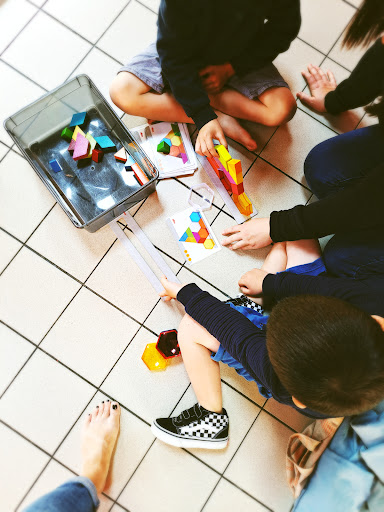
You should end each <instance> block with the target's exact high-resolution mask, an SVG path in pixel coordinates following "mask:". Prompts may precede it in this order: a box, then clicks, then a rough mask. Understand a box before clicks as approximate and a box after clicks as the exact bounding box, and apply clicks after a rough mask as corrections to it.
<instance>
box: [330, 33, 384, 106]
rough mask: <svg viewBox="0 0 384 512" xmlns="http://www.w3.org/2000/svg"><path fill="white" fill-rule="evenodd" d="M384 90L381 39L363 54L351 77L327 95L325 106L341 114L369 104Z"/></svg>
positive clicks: (383, 45)
mask: <svg viewBox="0 0 384 512" xmlns="http://www.w3.org/2000/svg"><path fill="white" fill-rule="evenodd" d="M383 92H384V44H383V42H382V40H381V39H378V40H377V41H376V43H375V44H374V45H373V46H371V48H370V49H369V50H368V51H367V52H366V53H365V54H364V55H363V57H362V58H361V59H360V61H359V62H358V64H357V66H356V67H355V69H354V70H353V71H352V73H351V75H350V76H349V78H347V79H346V80H344V81H343V82H341V83H340V84H339V85H338V86H337V87H336V89H335V90H334V91H331V92H329V93H328V94H327V95H326V96H325V108H326V109H327V112H330V113H331V114H339V113H340V112H344V111H346V110H350V109H352V108H356V107H361V106H363V105H367V104H368V103H370V102H371V101H373V100H374V99H375V98H377V97H378V96H380V95H382V94H383Z"/></svg>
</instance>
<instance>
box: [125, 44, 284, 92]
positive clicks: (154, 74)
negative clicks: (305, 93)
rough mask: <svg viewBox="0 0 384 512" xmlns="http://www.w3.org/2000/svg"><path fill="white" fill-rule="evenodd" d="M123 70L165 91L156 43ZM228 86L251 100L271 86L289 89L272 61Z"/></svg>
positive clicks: (234, 79)
mask: <svg viewBox="0 0 384 512" xmlns="http://www.w3.org/2000/svg"><path fill="white" fill-rule="evenodd" d="M122 71H128V72H129V73H132V74H133V75H135V76H137V78H140V80H142V81H143V82H144V83H146V84H147V85H149V87H151V88H152V89H153V90H154V91H156V92H158V93H162V92H164V89H165V88H166V85H165V83H164V79H163V76H162V72H161V66H160V59H159V54H158V53H157V49H156V43H152V44H150V45H149V46H148V47H147V48H145V50H143V51H142V52H140V53H139V54H138V55H135V57H133V58H132V59H131V60H130V61H129V62H128V63H127V64H125V66H123V67H122V68H120V69H119V71H118V73H121V72H122ZM226 86H227V87H229V88H231V89H235V90H236V91H238V92H240V93H241V94H243V95H244V96H246V97H247V98H249V99H251V100H253V99H254V98H257V97H258V96H260V94H262V93H263V92H264V91H266V90H267V89H270V88H271V87H288V89H289V86H288V84H287V82H286V81H285V80H284V78H283V77H282V76H281V75H280V73H279V72H278V70H277V69H276V67H275V66H274V65H273V64H272V63H271V64H267V65H266V66H265V67H263V68H261V69H257V70H256V71H251V72H250V73H247V74H246V75H243V76H241V77H240V76H237V75H234V76H233V77H232V78H230V79H229V80H228V82H227V84H226Z"/></svg>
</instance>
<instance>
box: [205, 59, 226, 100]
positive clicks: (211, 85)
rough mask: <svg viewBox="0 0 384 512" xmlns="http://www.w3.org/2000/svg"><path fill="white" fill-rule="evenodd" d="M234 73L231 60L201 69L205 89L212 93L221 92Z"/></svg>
mask: <svg viewBox="0 0 384 512" xmlns="http://www.w3.org/2000/svg"><path fill="white" fill-rule="evenodd" d="M234 74H235V70H234V69H233V67H232V64H230V63H229V62H226V63H225V64H219V65H216V66H206V67H205V68H203V69H202V70H201V71H199V75H200V77H201V81H202V83H203V86H204V89H205V90H206V91H207V92H208V93H210V94H217V93H218V92H220V91H221V89H222V88H223V87H224V85H225V84H226V83H227V82H228V80H229V79H230V78H231V76H233V75H234Z"/></svg>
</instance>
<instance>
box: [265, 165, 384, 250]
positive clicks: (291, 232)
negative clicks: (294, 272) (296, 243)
mask: <svg viewBox="0 0 384 512" xmlns="http://www.w3.org/2000/svg"><path fill="white" fill-rule="evenodd" d="M383 194H384V164H380V165H378V166H377V167H376V168H375V169H374V170H373V171H371V172H370V173H369V174H368V175H367V176H366V177H365V178H364V179H363V180H362V181H359V182H358V183H355V184H354V185H352V186H349V187H347V188H345V189H344V190H340V191H338V192H335V193H334V194H333V195H331V196H329V197H326V198H324V199H321V200H320V201H317V202H315V203H312V204H310V205H307V206H302V205H298V206H295V207H294V208H291V209H290V210H283V211H279V212H272V214H271V218H270V236H271V239H272V240H273V241H274V242H280V241H289V240H302V239H305V238H320V237H322V236H326V235H330V234H334V233H340V232H346V231H350V230H357V229H364V228H369V227H374V226H375V225H381V226H382V225H383V223H384V200H383Z"/></svg>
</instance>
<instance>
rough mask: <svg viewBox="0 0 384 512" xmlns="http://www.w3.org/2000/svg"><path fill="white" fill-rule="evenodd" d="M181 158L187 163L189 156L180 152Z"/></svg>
mask: <svg viewBox="0 0 384 512" xmlns="http://www.w3.org/2000/svg"><path fill="white" fill-rule="evenodd" d="M180 156H181V159H182V161H183V164H186V163H187V162H188V157H187V155H186V154H185V153H180Z"/></svg>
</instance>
